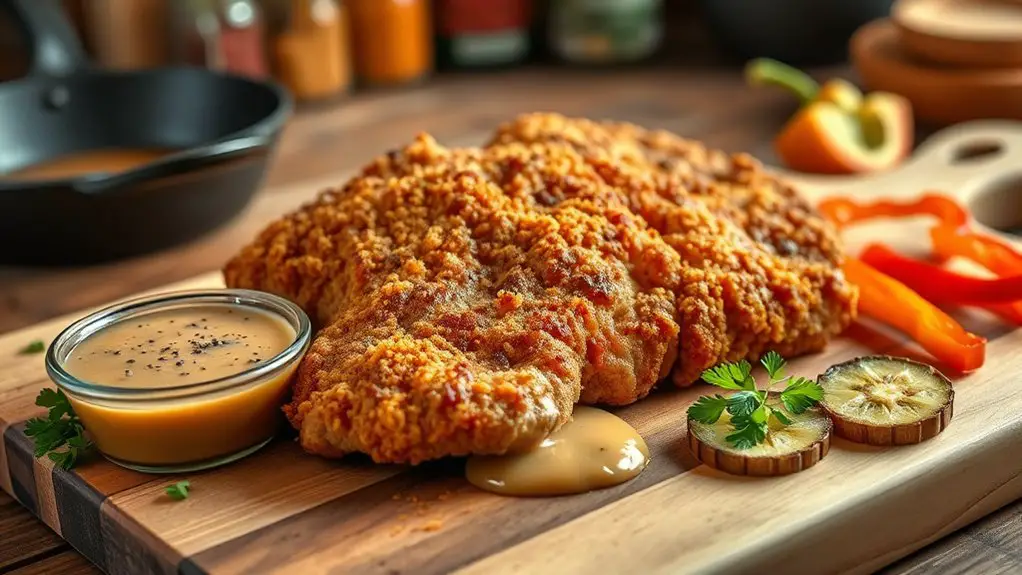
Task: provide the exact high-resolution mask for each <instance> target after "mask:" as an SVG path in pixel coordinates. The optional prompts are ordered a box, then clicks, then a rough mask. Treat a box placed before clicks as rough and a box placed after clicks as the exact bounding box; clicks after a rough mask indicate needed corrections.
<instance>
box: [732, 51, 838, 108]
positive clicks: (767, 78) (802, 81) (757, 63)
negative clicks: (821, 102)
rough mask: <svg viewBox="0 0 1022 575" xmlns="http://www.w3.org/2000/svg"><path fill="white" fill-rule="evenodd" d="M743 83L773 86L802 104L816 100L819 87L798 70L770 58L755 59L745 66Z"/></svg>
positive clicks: (807, 75)
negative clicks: (789, 93)
mask: <svg viewBox="0 0 1022 575" xmlns="http://www.w3.org/2000/svg"><path fill="white" fill-rule="evenodd" d="M745 81H746V82H748V83H749V84H750V85H753V86H765V85H774V86H779V87H781V88H784V89H785V90H787V91H789V92H791V93H792V94H794V95H795V96H796V97H797V98H798V99H799V101H800V102H801V103H802V104H808V103H809V102H811V101H813V99H814V98H816V94H817V93H818V92H819V91H820V85H819V84H817V83H816V80H813V79H812V77H810V76H809V74H806V73H805V72H803V71H802V70H799V69H798V68H793V67H791V66H789V65H787V64H785V63H783V62H778V61H777V60H772V59H770V58H756V59H755V60H750V61H749V63H748V64H746V65H745Z"/></svg>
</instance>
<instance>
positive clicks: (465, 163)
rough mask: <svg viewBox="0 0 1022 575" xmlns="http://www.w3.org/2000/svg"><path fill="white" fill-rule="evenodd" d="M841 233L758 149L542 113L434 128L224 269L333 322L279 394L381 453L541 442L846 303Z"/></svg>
mask: <svg viewBox="0 0 1022 575" xmlns="http://www.w3.org/2000/svg"><path fill="white" fill-rule="evenodd" d="M842 257H843V256H842V251H841V245H840V242H839V240H838V238H837V235H836V232H835V230H834V229H832V227H831V226H829V225H828V224H827V223H826V222H824V220H823V219H822V218H821V217H820V216H819V215H818V214H817V213H816V212H815V211H814V210H813V209H811V207H810V206H809V205H808V204H807V203H806V202H805V201H804V200H803V199H801V198H800V197H799V196H798V195H796V193H795V192H794V191H793V190H792V189H791V188H790V187H788V186H787V185H786V184H784V183H783V182H781V181H779V180H777V179H775V178H774V177H772V176H770V175H768V174H766V173H765V172H764V171H763V170H762V169H761V168H760V166H759V165H758V164H757V163H756V162H755V161H754V160H753V159H752V158H750V157H749V156H746V155H735V156H728V155H726V154H724V153H722V152H718V151H714V150H708V149H706V148H705V147H703V146H702V145H701V144H699V143H697V142H691V141H687V140H683V139H680V138H678V137H676V136H673V135H671V134H668V133H664V132H654V131H647V130H643V129H641V128H638V127H635V126H631V125H627V124H611V123H596V122H590V121H587V120H574V119H567V118H564V117H561V116H557V115H550V114H532V115H526V116H523V117H520V118H518V119H516V120H515V121H513V122H511V123H509V124H506V125H504V126H501V127H500V128H499V130H498V131H497V133H496V135H495V136H494V137H493V139H492V141H491V142H490V143H489V144H488V145H487V146H486V147H483V148H468V149H447V148H444V147H442V146H441V145H439V144H437V143H436V142H435V141H434V140H433V139H432V138H430V137H429V136H425V135H423V136H419V137H418V138H417V139H416V140H415V141H414V142H413V143H412V144H411V145H409V146H408V147H406V148H405V149H403V150H400V151H396V152H392V153H390V154H388V155H386V156H384V157H381V158H379V159H377V160H376V161H374V162H373V163H372V164H370V165H369V166H367V167H366V168H365V169H364V170H363V171H362V174H361V175H359V176H358V177H355V178H354V179H352V180H351V181H349V182H348V183H347V184H346V185H345V186H344V187H343V188H340V189H333V190H327V191H325V192H323V193H322V194H321V195H320V196H319V197H318V199H317V200H316V201H315V202H313V203H311V204H309V205H307V206H305V207H303V208H301V209H300V210H299V211H297V212H295V213H292V214H290V215H288V216H286V217H284V218H283V219H280V220H278V221H276V222H274V223H273V224H271V225H270V226H269V227H268V228H267V229H266V230H264V231H263V232H262V233H261V234H260V235H259V237H258V238H257V239H256V240H255V242H254V243H252V244H251V245H249V246H247V247H246V248H244V249H243V250H242V251H241V253H240V254H238V255H237V256H236V257H235V258H234V259H233V260H232V261H230V262H229V263H228V265H227V267H226V269H225V271H224V275H225V277H226V281H227V284H228V285H229V286H231V287H243V288H252V289H260V290H265V291H270V292H273V293H276V294H279V295H281V296H284V297H287V298H289V299H291V300H293V301H295V302H297V303H298V304H300V305H301V306H302V307H303V308H304V309H305V310H306V311H307V312H308V313H309V314H310V316H312V317H313V318H314V320H315V321H316V322H317V323H318V324H320V325H322V326H325V327H324V328H323V329H322V330H321V331H320V332H319V334H318V336H317V338H316V340H315V342H314V343H313V345H312V347H311V349H310V351H309V353H308V355H307V356H306V357H305V359H304V361H303V363H302V365H301V368H300V370H299V374H298V377H297V381H296V383H295V387H294V398H293V401H292V402H291V403H290V405H288V406H287V407H286V408H285V411H286V413H287V415H288V417H289V419H290V420H291V423H292V424H294V426H295V427H296V428H298V429H299V430H300V431H301V442H302V445H303V446H304V447H305V449H307V450H308V451H310V452H312V453H317V454H321V455H325V456H331V457H337V456H341V455H344V454H346V453H349V452H355V451H358V452H365V453H368V454H369V455H371V456H372V457H373V459H374V460H376V461H379V462H410V463H417V462H420V461H423V460H427V459H433V458H438V457H442V456H446V455H465V454H470V453H492V454H496V453H502V452H505V451H508V450H516V449H526V448H528V447H531V446H533V445H535V444H536V443H537V442H538V441H540V440H541V439H542V438H543V437H545V436H546V435H548V434H549V433H550V432H551V431H553V430H555V429H556V428H558V427H559V426H560V425H561V424H563V423H564V422H565V421H566V420H567V419H568V418H569V417H570V415H571V411H572V406H573V405H574V404H575V403H576V402H583V403H605V404H614V405H620V404H627V403H631V402H633V401H636V400H637V399H640V398H642V397H643V396H645V395H646V394H647V393H649V391H650V389H651V388H652V387H653V386H654V385H655V384H656V383H657V382H658V381H659V380H661V379H663V378H665V377H668V376H670V377H671V378H672V380H673V381H674V383H675V384H676V385H680V386H686V385H690V384H691V383H693V382H694V381H695V380H696V379H698V377H699V374H700V373H701V372H702V370H704V369H705V368H707V367H710V366H712V365H714V364H716V363H718V362H721V361H734V360H739V359H742V358H748V359H750V360H755V359H757V358H758V357H759V356H760V355H761V354H762V353H764V352H765V351H767V350H768V349H774V350H777V351H778V352H779V353H781V354H782V355H785V356H794V355H798V354H802V353H806V352H810V351H815V350H819V349H820V348H822V347H823V346H824V345H825V344H826V342H827V341H828V339H830V338H831V337H833V336H834V335H836V334H837V333H838V332H840V331H841V330H842V329H844V328H845V327H846V326H847V325H848V324H849V322H850V321H851V320H852V316H853V314H854V311H853V310H854V308H855V305H854V304H855V298H856V297H857V292H856V291H855V289H854V287H853V286H852V285H850V284H849V283H847V282H846V281H845V279H844V277H843V275H842V274H841V272H840V264H841V260H842Z"/></svg>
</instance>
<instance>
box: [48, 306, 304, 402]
mask: <svg viewBox="0 0 1022 575" xmlns="http://www.w3.org/2000/svg"><path fill="white" fill-rule="evenodd" d="M294 340H295V331H294V329H293V328H292V327H291V325H290V324H288V323H287V322H286V321H285V320H284V319H283V318H280V317H278V316H275V315H271V314H269V313H266V312H264V311H261V310H259V309H256V308H253V307H246V306H227V305H213V304H210V305H203V306H196V307H185V308H178V309H168V310H162V311H157V312H153V313H152V314H148V315H144V316H139V317H136V318H133V319H131V320H125V321H121V322H119V323H116V324H113V325H110V326H107V327H105V328H103V329H102V330H100V331H98V332H96V333H94V334H92V335H90V336H89V337H87V338H86V339H85V340H84V341H82V342H81V343H79V344H78V345H77V346H75V348H74V350H73V351H72V352H71V354H70V355H69V356H68V357H67V359H66V360H65V362H64V368H65V369H66V370H67V372H68V373H70V374H71V375H73V376H75V377H76V378H78V379H80V380H83V381H87V382H90V383H95V384H99V385H107V386H115V387H131V388H160V387H172V386H179V385H187V384H192V383H201V382H204V381H211V380H214V379H219V378H221V377H228V376H231V375H236V374H238V373H241V372H242V371H245V370H246V369H249V368H251V367H254V366H255V365H256V364H258V363H260V362H263V361H267V360H269V359H272V358H273V357H274V356H276V355H277V354H279V353H280V352H282V351H284V349H286V348H287V347H288V346H289V345H291V343H292V342H293V341H294Z"/></svg>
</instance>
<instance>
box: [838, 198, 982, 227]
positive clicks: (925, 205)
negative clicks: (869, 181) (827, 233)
mask: <svg viewBox="0 0 1022 575" xmlns="http://www.w3.org/2000/svg"><path fill="white" fill-rule="evenodd" d="M819 209H820V212H821V213H822V214H823V215H824V216H826V218H827V219H829V220H830V221H832V222H834V224H835V225H837V226H838V227H839V228H843V227H845V226H847V225H849V224H854V223H856V222H861V221H864V220H871V219H875V218H881V217H890V218H903V217H909V216H919V215H931V216H934V217H935V218H937V220H938V221H939V222H940V223H939V226H940V227H945V228H952V229H954V230H958V229H959V228H963V227H965V226H967V225H968V224H969V213H968V212H967V211H965V208H963V207H962V206H960V205H958V202H956V201H954V200H952V199H950V198H948V197H947V196H942V195H939V194H926V195H924V196H922V197H920V198H919V199H917V200H913V201H909V202H895V201H891V200H878V201H875V202H872V203H869V204H865V203H859V202H856V201H854V200H850V199H847V198H828V199H826V200H823V201H822V202H820V206H819Z"/></svg>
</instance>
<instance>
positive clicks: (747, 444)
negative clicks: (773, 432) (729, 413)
mask: <svg viewBox="0 0 1022 575" xmlns="http://www.w3.org/2000/svg"><path fill="white" fill-rule="evenodd" d="M731 423H732V424H734V426H735V432H734V433H732V434H730V435H728V436H727V437H726V438H725V439H726V440H727V442H728V443H730V444H731V445H733V446H734V447H735V449H749V448H751V447H755V446H756V445H759V444H760V443H762V442H763V440H764V439H766V434H767V425H766V423H765V422H764V423H757V422H755V421H753V419H752V417H751V416H740V417H732V418H731Z"/></svg>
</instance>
